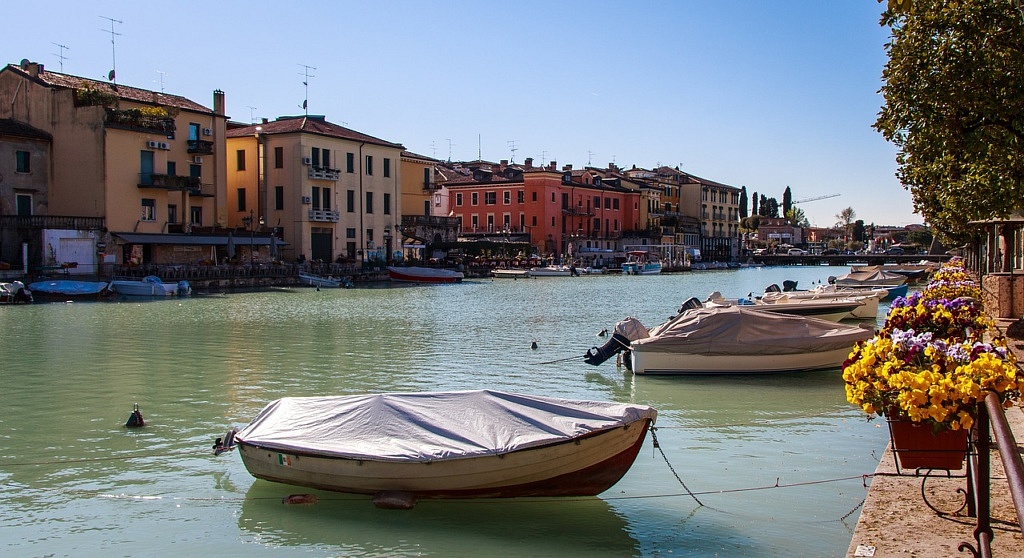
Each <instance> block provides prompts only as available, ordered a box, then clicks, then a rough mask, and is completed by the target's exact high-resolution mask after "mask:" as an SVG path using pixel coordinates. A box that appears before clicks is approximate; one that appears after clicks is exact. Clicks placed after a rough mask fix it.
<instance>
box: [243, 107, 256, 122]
mask: <svg viewBox="0 0 1024 558" xmlns="http://www.w3.org/2000/svg"><path fill="white" fill-rule="evenodd" d="M245 106H246V108H248V109H249V123H250V124H255V123H256V107H254V106H251V105H245Z"/></svg>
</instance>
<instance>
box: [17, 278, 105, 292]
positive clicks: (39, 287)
mask: <svg viewBox="0 0 1024 558" xmlns="http://www.w3.org/2000/svg"><path fill="white" fill-rule="evenodd" d="M106 288H107V283H106V282H105V281H73V280H68V279H60V280H56V281H38V282H35V283H32V284H30V285H29V286H28V289H29V290H30V291H36V292H39V293H51V294H62V295H90V294H98V293H101V292H103V289H106Z"/></svg>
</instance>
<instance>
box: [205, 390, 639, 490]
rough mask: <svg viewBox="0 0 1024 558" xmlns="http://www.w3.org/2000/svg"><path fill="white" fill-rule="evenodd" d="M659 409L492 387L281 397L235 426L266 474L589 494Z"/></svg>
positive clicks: (618, 472)
mask: <svg viewBox="0 0 1024 558" xmlns="http://www.w3.org/2000/svg"><path fill="white" fill-rule="evenodd" d="M656 418H657V411H656V410H655V409H653V408H652V407H648V406H646V405H631V404H622V403H610V402H602V401H580V400H567V399H557V398H551V397H541V396H532V395H522V394H513V393H503V392H499V391H492V390H479V391H456V392H433V393H431V392H427V393H384V394H368V395H350V396H337V397H286V398H283V399H279V400H277V401H273V402H271V403H270V404H268V405H267V406H266V407H265V408H264V409H263V410H262V411H261V412H260V413H259V414H258V415H257V416H256V417H255V418H254V419H253V420H252V422H250V423H249V424H248V425H247V426H246V427H244V428H242V429H241V430H238V431H237V432H235V431H234V430H231V431H229V433H228V438H227V440H228V442H226V443H225V444H223V445H218V448H217V450H218V452H220V451H224V450H227V449H232V448H233V447H234V445H235V444H237V447H238V449H239V452H240V453H241V456H242V462H243V463H244V464H245V467H246V469H248V470H249V472H250V473H251V474H252V475H253V476H255V477H257V478H261V479H265V480H269V481H273V482H281V483H286V484H293V485H298V486H307V487H311V488H320V489H324V490H334V491H338V492H350V493H357V494H374V495H382V494H389V493H392V494H393V493H396V492H398V493H403V494H406V495H408V497H409V498H410V499H414V498H508V497H521V496H590V495H595V494H599V493H601V492H603V491H605V490H607V489H608V488H610V487H611V486H612V485H614V484H615V483H616V482H618V480H619V479H620V478H622V476H623V475H624V474H625V473H626V471H627V470H629V468H630V466H631V465H632V464H633V461H634V460H635V459H636V456H637V453H638V452H639V450H640V447H641V445H642V444H643V441H644V438H645V436H646V433H647V430H648V429H649V428H650V426H651V425H652V424H653V422H654V420H655V419H656Z"/></svg>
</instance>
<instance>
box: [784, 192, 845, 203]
mask: <svg viewBox="0 0 1024 558" xmlns="http://www.w3.org/2000/svg"><path fill="white" fill-rule="evenodd" d="M841 195H842V194H825V195H824V196H818V197H816V198H804V199H802V200H795V201H794V202H793V203H794V204H796V203H804V202H812V201H817V200H825V199H828V198H838V197H839V196H841Z"/></svg>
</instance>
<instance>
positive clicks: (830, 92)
mask: <svg viewBox="0 0 1024 558" xmlns="http://www.w3.org/2000/svg"><path fill="white" fill-rule="evenodd" d="M881 10H882V5H881V4H878V3H877V2H875V1H874V0H831V1H828V2H822V1H820V0H800V1H797V0H788V1H784V0H778V1H772V2H768V1H757V0H746V1H740V0H718V1H713V0H706V1H701V2H697V1H683V0H679V1H674V2H649V1H637V2H605V1H594V2H576V1H564V2H537V1H523V2H505V3H498V2H463V1H461V0H449V1H447V2H434V1H430V0H423V1H409V2H388V1H383V2H349V1H336V2H335V1H321V2H304V1H301V0H300V1H297V2H280V1H262V0H253V1H248V2H235V1H223V2H165V3H162V4H159V5H157V4H153V3H140V2H115V1H104V0H100V1H94V2H89V3H87V4H83V3H81V2H70V1H66V0H53V1H49V2H45V3H36V4H25V5H24V6H23V8H22V10H21V13H20V14H19V16H18V17H17V20H12V23H14V24H13V25H9V26H8V27H7V29H6V30H5V33H4V34H3V35H2V36H0V52H3V53H5V54H6V56H5V57H4V58H5V60H3V62H4V63H18V62H19V61H20V60H21V59H23V58H28V59H30V60H32V61H37V62H42V63H43V64H45V65H46V67H47V69H50V70H55V71H60V70H61V62H62V61H61V59H60V58H59V54H60V53H61V52H62V51H63V54H64V56H65V57H66V58H65V59H64V60H63V71H64V72H65V73H69V74H73V75H78V76H84V77H90V78H97V79H105V77H106V75H107V73H108V72H109V71H110V69H111V68H112V66H113V64H114V55H115V54H116V69H117V81H118V82H119V83H122V84H126V85H132V86H135V87H143V88H148V89H154V90H160V89H161V88H162V89H163V90H164V91H166V92H167V93H173V94H177V95H183V96H185V97H188V98H190V99H192V100H195V101H197V102H199V103H202V104H203V105H206V106H212V104H213V100H212V98H213V96H212V91H213V90H214V89H222V90H224V92H225V94H226V99H227V111H228V114H229V116H230V117H231V118H232V119H233V120H237V121H241V122H250V121H252V120H253V119H259V118H263V117H266V118H271V119H273V118H276V117H278V116H282V115H295V114H302V113H303V109H302V108H301V105H302V101H303V99H306V98H308V112H309V114H322V115H325V116H326V117H327V119H328V120H330V121H332V122H335V123H338V124H341V125H344V126H347V127H350V128H353V129H355V130H358V131H360V132H364V133H367V134H371V135H374V136H377V137H380V138H382V139H386V140H388V141H393V142H398V143H401V144H402V145H404V146H405V147H406V148H407V149H408V150H410V151H413V152H416V153H420V154H423V155H428V156H433V157H436V158H438V159H448V158H449V157H451V158H452V159H453V160H472V159H476V158H477V157H478V155H479V156H480V157H482V158H484V159H487V160H493V161H497V160H500V159H512V160H514V161H515V162H518V163H521V162H523V161H524V160H525V159H526V158H527V157H532V158H533V159H534V161H535V162H536V163H537V164H539V163H541V162H545V163H547V162H550V161H557V163H558V165H559V167H561V166H562V165H565V164H571V165H573V167H574V168H580V167H582V166H585V165H588V164H590V165H593V166H599V167H603V166H606V165H607V164H608V163H610V162H614V163H615V164H617V165H619V166H620V167H625V168H629V167H631V166H633V165H635V166H637V167H645V168H651V167H654V166H657V165H658V164H664V165H670V166H677V165H678V166H680V168H681V169H682V170H684V171H686V172H689V173H692V174H695V175H697V176H701V177H704V178H708V179H710V180H715V181H717V182H721V183H724V184H728V185H731V186H736V187H740V186H746V188H747V191H748V193H750V192H757V193H759V194H766V195H769V196H772V197H775V198H776V199H778V200H779V201H780V202H781V201H782V194H783V191H784V190H785V188H786V186H789V187H790V188H791V189H792V191H793V197H794V199H796V200H801V199H805V198H816V197H820V196H827V195H831V194H840V195H839V196H838V197H831V198H827V199H819V200H815V201H808V202H804V203H801V204H799V205H800V207H801V208H802V209H803V210H804V212H805V213H806V214H807V216H808V218H809V219H810V221H811V223H812V224H813V225H816V226H831V225H834V224H835V223H836V221H837V217H836V215H837V214H838V213H840V212H841V211H842V210H843V209H844V208H847V207H851V208H853V210H854V212H855V213H856V216H857V218H858V219H863V220H864V221H865V222H866V223H869V224H870V223H875V224H879V225H906V224H910V223H920V222H921V221H922V219H921V217H920V216H918V215H916V214H914V213H913V206H912V202H911V197H910V194H909V192H907V191H906V190H905V189H904V188H903V187H902V186H901V185H900V183H899V181H898V180H897V179H896V178H895V175H894V174H895V171H896V164H895V156H896V148H895V147H894V146H892V145H890V144H888V143H886V142H885V141H884V140H883V138H882V137H881V135H880V134H878V133H877V132H875V131H874V130H873V129H872V128H871V124H872V123H873V122H874V121H875V118H876V116H877V114H878V111H879V109H880V107H881V105H882V98H881V96H880V95H879V94H878V90H879V88H880V87H881V77H880V76H881V73H882V69H883V67H884V65H885V62H886V56H885V51H884V48H883V47H884V44H885V42H886V41H887V40H888V37H889V34H888V31H887V30H886V29H884V28H882V27H880V26H879V25H878V20H879V16H880V14H881ZM105 18H113V19H115V20H119V21H120V22H121V23H114V25H113V29H114V31H115V32H116V33H119V35H117V36H115V37H114V40H115V44H114V52H113V53H112V48H111V47H112V45H111V35H110V33H109V31H110V29H111V22H110V20H108V19H105ZM57 45H65V46H66V47H67V48H66V49H61V48H60V47H59V46H57ZM303 65H307V66H310V67H311V68H310V69H309V70H308V72H309V74H311V76H312V77H310V78H309V79H308V80H307V81H308V97H307V95H306V92H305V86H304V85H303V81H304V76H303V72H304V71H305V70H304V68H303ZM314 68H315V69H314ZM513 149H514V151H513Z"/></svg>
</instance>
